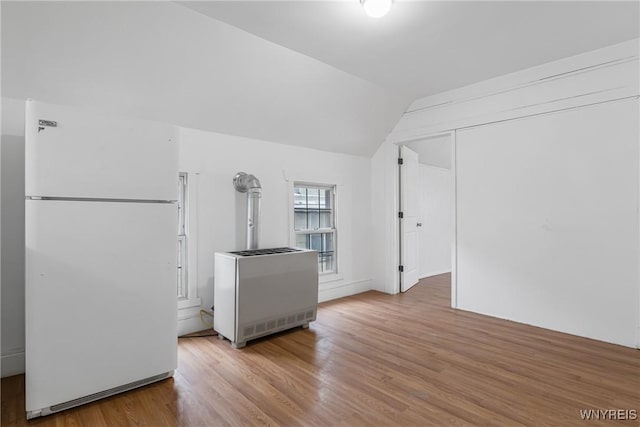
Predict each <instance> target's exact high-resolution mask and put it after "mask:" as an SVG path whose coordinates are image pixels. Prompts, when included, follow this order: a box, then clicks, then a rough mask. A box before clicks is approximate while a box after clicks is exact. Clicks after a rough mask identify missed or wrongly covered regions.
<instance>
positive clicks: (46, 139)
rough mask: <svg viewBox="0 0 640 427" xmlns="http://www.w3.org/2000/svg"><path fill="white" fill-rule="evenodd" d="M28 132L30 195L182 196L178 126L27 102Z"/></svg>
mask: <svg viewBox="0 0 640 427" xmlns="http://www.w3.org/2000/svg"><path fill="white" fill-rule="evenodd" d="M42 120H44V122H41V121H42ZM54 122H55V123H54ZM25 133H26V147H25V163H26V175H25V194H26V195H27V196H39V197H71V198H103V199H146V200H176V199H177V184H176V182H177V181H176V180H177V176H178V166H177V165H178V163H177V158H178V151H177V130H176V128H175V127H173V126H170V125H166V124H162V123H156V122H150V121H143V120H127V119H121V118H111V117H102V116H97V115H93V114H88V113H85V112H83V111H80V110H76V109H72V108H68V107H62V106H58V105H50V104H43V103H40V102H36V101H27V103H26V116H25Z"/></svg>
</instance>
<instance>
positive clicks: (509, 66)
mask: <svg viewBox="0 0 640 427" xmlns="http://www.w3.org/2000/svg"><path fill="white" fill-rule="evenodd" d="M180 4H182V5H184V6H187V7H189V8H192V9H193V10H197V11H200V12H202V13H203V14H205V15H207V16H210V17H214V18H215V19H218V20H221V21H224V22H227V23H229V24H231V25H234V26H236V27H238V28H242V29H244V30H246V31H249V32H251V33H253V34H256V35H258V36H260V37H262V38H264V39H267V40H271V41H272V42H274V43H277V44H279V45H282V46H286V47H288V48H291V49H293V50H295V51H297V52H301V53H304V54H305V55H308V56H311V57H313V58H317V59H319V60H321V61H323V62H325V63H327V64H331V65H333V66H335V67H336V68H338V69H341V70H344V71H346V72H348V73H351V74H353V75H355V76H358V77H361V78H363V79H365V80H368V81H371V82H374V83H376V84H378V85H380V86H383V87H386V88H388V89H392V90H394V91H396V92H398V93H403V94H405V95H407V96H410V97H411V98H412V99H416V98H421V97H424V96H427V95H432V94H435V93H439V92H444V91H446V90H449V89H455V88H458V87H461V86H465V85H469V84H472V83H476V82H479V81H482V80H486V79H489V78H492V77H497V76H500V75H502V74H507V73H510V72H514V71H517V70H521V69H525V68H529V67H533V66H536V65H540V64H543V63H545V62H551V61H554V60H557V59H560V58H565V57H568V56H572V55H577V54H579V53H583V52H587V51H590V50H595V49H598V48H601V47H604V46H608V45H613V44H616V43H619V42H622V41H625V40H630V39H632V38H636V37H638V35H639V32H640V2H638V1H625V2H620V1H591V0H588V1H543V0H537V1H535V0H534V1H518V0H515V1H457V0H447V1H429V0H424V1H415V0H414V1H406V0H404V1H403V0H396V1H395V2H394V4H393V7H392V9H391V11H390V12H389V14H388V15H386V16H385V17H383V18H380V19H372V18H369V17H368V16H366V15H365V14H364V13H363V10H362V7H361V6H360V4H359V1H358V0H353V1H325V2H322V1H284V2H282V1H280V2H278V1H213V2H207V1H196V2H182V3H180Z"/></svg>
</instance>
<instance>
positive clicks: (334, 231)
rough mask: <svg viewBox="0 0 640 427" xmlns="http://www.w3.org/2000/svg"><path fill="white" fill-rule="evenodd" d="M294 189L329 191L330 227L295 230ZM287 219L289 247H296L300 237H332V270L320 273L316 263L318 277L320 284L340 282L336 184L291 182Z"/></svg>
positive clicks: (303, 181) (305, 181) (304, 181)
mask: <svg viewBox="0 0 640 427" xmlns="http://www.w3.org/2000/svg"><path fill="white" fill-rule="evenodd" d="M296 187H307V188H309V187H310V188H319V189H325V190H330V192H331V202H332V204H331V224H332V227H329V228H327V227H323V228H320V227H319V228H305V229H296V228H295V195H294V191H295V188H296ZM289 201H290V203H289V212H290V214H289V217H290V227H289V228H290V230H291V238H290V242H291V246H293V247H297V237H298V236H300V235H309V236H310V235H313V234H320V235H322V234H331V235H332V236H333V270H331V271H325V272H321V271H320V263H318V276H319V280H320V282H328V281H333V280H340V279H341V278H342V276H341V275H340V266H339V262H338V253H339V244H338V184H327V183H320V182H311V181H307V180H292V181H290V186H289Z"/></svg>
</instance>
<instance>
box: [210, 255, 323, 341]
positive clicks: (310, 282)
mask: <svg viewBox="0 0 640 427" xmlns="http://www.w3.org/2000/svg"><path fill="white" fill-rule="evenodd" d="M214 303H215V312H214V317H213V327H214V329H215V330H216V331H217V332H218V336H219V338H221V339H222V338H227V339H228V340H229V341H231V344H232V345H233V347H235V348H242V347H244V346H245V345H246V344H247V341H249V340H252V339H254V338H258V337H263V336H265V335H269V334H273V333H275V332H279V331H283V330H285V329H290V328H295V327H298V326H302V327H303V328H306V327H308V326H309V322H311V321H313V320H316V313H317V307H318V253H317V252H315V251H310V250H305V249H293V248H274V249H255V250H245V251H237V252H225V253H220V252H217V253H216V254H215V284H214Z"/></svg>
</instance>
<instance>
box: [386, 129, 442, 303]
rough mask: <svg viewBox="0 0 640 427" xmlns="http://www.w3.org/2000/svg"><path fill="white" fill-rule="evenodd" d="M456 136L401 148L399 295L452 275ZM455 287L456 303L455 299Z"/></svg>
mask: <svg viewBox="0 0 640 427" xmlns="http://www.w3.org/2000/svg"><path fill="white" fill-rule="evenodd" d="M453 141H454V135H453V134H452V133H447V134H443V135H438V136H434V137H430V138H423V139H420V140H415V141H411V142H407V143H403V144H401V145H399V147H398V153H399V159H401V160H399V161H398V182H399V186H398V192H399V197H398V238H399V241H398V250H399V259H400V268H399V270H400V271H399V274H400V278H399V281H400V291H401V292H406V291H408V290H409V289H411V287H412V286H414V285H415V284H417V283H418V281H419V280H420V279H424V278H428V277H433V276H437V275H441V274H445V273H451V272H452V270H453V268H452V267H453V265H454V263H455V245H454V242H455V238H454V237H455V233H454V228H455V227H454V224H455V221H454V219H455V215H454V212H455V210H454V202H455V183H454V181H455V179H454V178H455V172H454V154H455V153H454V143H453ZM453 287H454V286H453V284H452V302H453V301H454V300H453V294H454V292H453Z"/></svg>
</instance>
